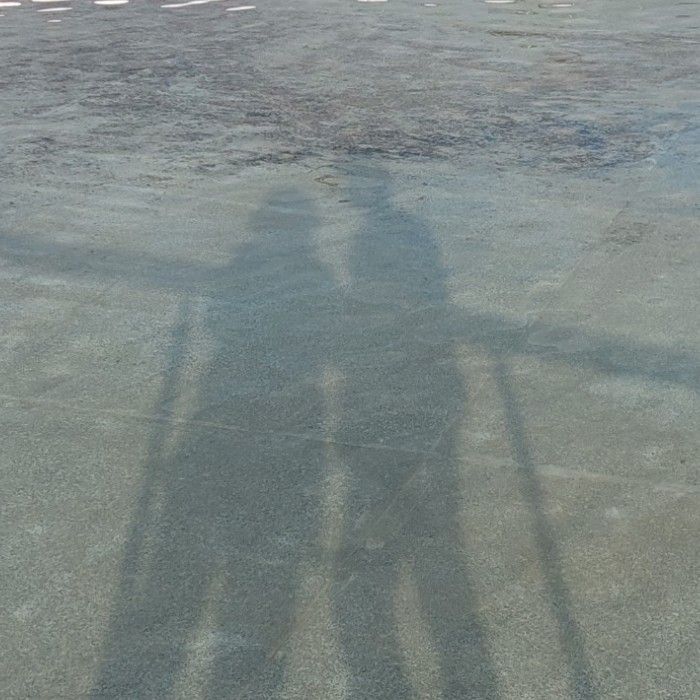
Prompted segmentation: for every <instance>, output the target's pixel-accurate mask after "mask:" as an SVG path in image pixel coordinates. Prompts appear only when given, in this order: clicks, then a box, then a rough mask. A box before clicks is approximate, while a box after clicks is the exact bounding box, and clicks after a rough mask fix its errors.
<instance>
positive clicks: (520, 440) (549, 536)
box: [494, 354, 597, 700]
mask: <svg viewBox="0 0 700 700" xmlns="http://www.w3.org/2000/svg"><path fill="white" fill-rule="evenodd" d="M494 357H495V364H494V372H495V378H496V382H497V385H498V391H499V394H500V398H501V401H502V403H503V410H504V414H505V421H506V431H507V435H508V440H509V442H510V449H511V452H512V454H513V458H514V459H515V462H516V464H517V466H518V478H519V480H520V491H521V493H522V494H523V496H524V498H525V500H526V502H527V504H528V505H529V508H530V513H531V516H532V522H533V530H534V533H533V534H534V538H535V543H536V546H537V550H538V554H539V562H540V567H541V570H542V574H543V576H544V580H545V584H546V586H547V589H548V592H549V595H548V600H549V603H550V607H551V609H552V613H553V615H554V618H555V619H556V621H557V627H558V633H559V644H560V647H561V649H562V651H563V652H564V656H565V658H566V661H567V664H568V666H569V672H570V683H571V693H572V697H574V698H576V700H594V698H596V696H597V694H596V690H595V685H594V681H593V673H592V671H591V667H590V664H589V662H588V657H587V654H586V648H585V644H584V641H583V635H582V633H581V630H580V628H579V625H578V623H577V621H576V618H575V616H574V614H573V612H572V602H571V593H570V592H569V589H568V586H567V585H566V581H565V580H564V575H563V568H562V561H561V555H560V553H559V547H558V545H557V540H556V537H555V536H554V533H553V532H552V529H551V527H550V525H549V523H548V522H547V517H546V516H545V514H544V510H543V501H544V498H543V493H542V486H541V485H540V482H539V479H538V478H537V474H536V473H535V468H534V463H533V459H532V452H531V450H530V446H529V444H528V439H527V434H526V431H525V423H524V420H523V416H522V410H521V407H520V402H519V401H518V397H517V395H516V393H515V390H514V388H513V384H512V380H511V378H510V374H509V371H508V366H507V364H506V361H505V359H504V358H503V357H502V356H501V355H499V354H496V355H495V356H494Z"/></svg>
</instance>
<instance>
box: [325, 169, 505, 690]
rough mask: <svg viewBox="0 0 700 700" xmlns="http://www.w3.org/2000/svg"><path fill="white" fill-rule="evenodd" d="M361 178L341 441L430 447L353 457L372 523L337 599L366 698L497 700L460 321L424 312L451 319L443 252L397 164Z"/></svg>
mask: <svg viewBox="0 0 700 700" xmlns="http://www.w3.org/2000/svg"><path fill="white" fill-rule="evenodd" d="M349 182H350V184H349V194H350V197H351V203H352V206H353V207H354V208H355V209H356V211H357V212H359V213H361V214H362V223H361V225H360V227H359V230H358V231H357V232H356V233H355V235H354V237H353V240H352V243H351V246H350V253H349V261H348V262H349V269H350V283H349V285H348V287H347V289H346V296H345V333H346V334H347V339H346V340H345V342H344V347H345V348H346V357H347V359H346V365H345V366H344V367H343V374H344V376H345V383H344V393H343V396H342V397H341V399H340V402H339V403H340V407H341V408H340V414H341V419H340V420H339V426H338V429H337V430H338V433H339V437H340V438H341V439H343V440H350V439H352V438H353V436H356V435H363V436H366V437H367V438H368V439H369V440H370V441H371V442H373V443H383V444H386V445H387V446H396V447H398V446H401V447H406V446H409V447H410V446H412V447H414V448H422V449H424V450H427V451H428V452H429V456H428V457H427V458H426V457H424V456H421V457H420V458H416V457H413V458H408V457H406V456H405V455H403V456H401V457H399V458H397V457H396V456H392V455H390V454H389V455H387V454H386V453H378V454H376V453H375V454H362V453H360V452H357V453H354V454H350V455H348V457H347V460H346V465H347V468H348V472H349V478H350V482H351V484H352V492H353V493H354V494H355V502H354V503H353V504H351V507H352V508H355V509H356V511H355V512H354V513H352V514H351V515H350V517H348V521H349V522H353V521H355V522H357V521H358V520H362V519H363V518H364V520H363V522H364V523H365V527H364V528H363V529H362V531H361V532H360V533H358V532H356V531H354V532H347V533H346V548H347V549H346V551H345V552H344V553H343V556H341V557H339V558H338V561H337V566H338V574H337V575H338V578H339V580H342V581H347V580H348V579H350V578H352V580H353V583H352V584H351V585H347V586H341V588H342V591H341V592H340V593H339V594H338V595H337V596H336V600H335V613H336V619H337V626H338V628H339V630H340V635H341V640H342V646H343V650H344V656H345V659H346V663H347V664H348V666H349V669H350V671H351V679H352V684H353V697H396V698H400V697H401V698H402V697H411V696H413V695H414V694H420V692H421V690H420V689H421V688H422V690H423V692H425V691H427V692H429V693H431V694H436V695H438V696H442V697H449V698H481V699H482V700H493V699H495V698H497V697H498V682H497V678H496V673H495V671H494V668H493V661H492V654H491V649H490V644H489V638H488V631H487V626H486V624H485V620H483V619H482V615H481V613H480V609H479V608H480V606H479V602H478V597H477V587H476V586H475V584H474V580H473V572H472V571H470V567H469V565H468V561H467V560H466V558H465V556H464V552H463V551H462V550H461V549H460V548H459V547H458V546H456V545H455V541H454V536H453V533H454V532H455V531H457V530H458V528H459V512H460V500H459V497H458V495H457V494H458V493H459V487H458V485H459V483H460V479H459V470H460V462H459V454H458V450H457V449H456V446H455V443H456V437H457V436H456V434H455V433H456V431H455V429H454V428H455V425H456V424H457V422H458V419H459V418H460V417H461V416H462V415H463V414H464V412H465V409H466V404H467V401H468V395H467V389H466V387H465V382H464V377H463V374H462V372H461V369H460V367H459V365H458V362H457V359H456V357H455V355H454V353H453V349H454V345H452V344H451V343H450V342H449V340H448V339H446V338H445V337H444V333H445V329H446V326H444V325H440V324H439V323H438V325H435V324H434V323H433V319H432V318H428V319H424V320H423V321H422V324H421V325H418V326H416V325H414V324H413V323H412V319H411V314H412V313H413V311H414V310H416V309H418V308H425V307H426V306H435V307H436V308H437V309H439V310H440V311H439V313H443V312H444V313H446V315H447V316H449V315H450V307H451V304H450V301H449V299H448V294H447V289H446V286H445V278H446V273H445V271H444V269H443V267H442V265H441V263H440V251H439V248H438V245H437V242H436V241H435V238H434V236H433V234H432V231H431V230H430V228H429V227H428V226H427V225H426V224H425V222H423V221H422V220H420V219H418V218H417V217H414V216H412V215H410V214H408V213H407V212H405V211H403V210H401V209H400V208H399V207H397V206H396V205H395V203H394V201H393V197H394V193H393V190H392V186H391V179H390V177H389V175H388V174H387V173H386V172H385V171H384V170H383V168H381V167H380V166H379V165H377V164H375V163H374V162H373V161H372V160H363V159H361V160H358V161H356V162H354V163H353V167H352V168H351V169H350V171H349ZM446 341H447V342H446ZM438 444H439V445H440V447H441V448H442V449H441V450H440V452H441V454H440V455H439V456H438V454H437V452H436V446H437V445H438ZM358 539H359V541H358ZM367 542H369V543H370V545H369V546H367V545H366V543H367ZM373 542H377V543H378V544H377V545H374V544H372V543H373ZM379 543H381V544H379ZM419 638H420V639H421V640H422V641H421V642H420V643H418V642H416V641H415V640H417V639H419ZM419 647H420V648H419Z"/></svg>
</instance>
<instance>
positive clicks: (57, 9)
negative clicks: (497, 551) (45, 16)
mask: <svg viewBox="0 0 700 700" xmlns="http://www.w3.org/2000/svg"><path fill="white" fill-rule="evenodd" d="M72 9H73V8H72V7H45V8H44V9H43V10H37V12H67V11H68V10H72Z"/></svg>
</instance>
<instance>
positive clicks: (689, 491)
mask: <svg viewBox="0 0 700 700" xmlns="http://www.w3.org/2000/svg"><path fill="white" fill-rule="evenodd" d="M484 383H485V380H484V381H482V382H481V386H483V384H484ZM481 386H480V387H478V389H477V393H478V391H479V390H480V389H481ZM0 400H2V401H11V402H16V403H20V404H25V406H22V408H34V407H39V408H43V407H47V408H48V407H51V406H53V407H57V408H62V409H65V410H67V411H72V412H75V413H86V414H93V415H97V414H99V415H103V416H109V417H114V418H121V419H125V420H146V421H150V422H153V423H170V424H172V425H181V426H186V427H187V426H194V427H205V428H213V429H216V430H222V431H226V432H233V433H243V434H248V435H252V436H260V437H262V436H265V435H269V436H274V437H285V438H290V439H296V440H302V441H305V442H315V443H318V444H319V445H329V446H333V445H335V446H338V447H346V448H350V449H362V450H377V451H385V452H395V453H398V454H406V455H412V456H419V457H420V456H422V457H424V458H425V459H424V460H423V462H421V465H420V466H419V467H417V468H416V469H415V470H414V471H413V472H411V474H409V475H408V476H407V477H406V479H405V480H404V481H403V482H402V483H401V484H400V485H399V486H397V488H396V493H397V496H399V495H400V492H401V491H403V489H404V488H405V487H406V486H408V484H409V483H410V481H411V480H412V479H413V477H414V476H415V475H416V474H417V473H419V472H420V470H421V469H424V468H425V466H426V464H427V461H428V460H429V459H430V458H438V459H440V458H443V455H441V454H440V453H439V452H437V447H439V443H440V442H441V441H442V438H443V437H444V435H445V434H446V433H447V432H448V430H449V428H450V427H452V426H453V425H454V423H455V422H456V421H457V420H458V418H455V419H453V420H452V421H451V422H448V426H447V427H446V428H445V429H444V430H443V432H442V433H441V434H440V436H439V437H438V438H436V440H435V441H434V442H433V444H434V445H435V447H434V448H431V449H430V450H428V451H425V450H409V449H405V448H401V447H392V446H389V445H380V444H359V443H350V442H342V441H339V440H328V439H324V438H320V437H315V436H313V435H304V434H301V433H288V432H280V431H274V430H269V431H258V430H251V429H249V428H242V427H240V426H235V425H227V424H225V423H214V422H212V421H193V420H183V419H178V418H173V417H172V416H167V415H160V416H158V415H155V416H154V415H148V414H145V413H137V412H132V411H115V410H112V409H99V408H97V409H96V408H93V407H81V406H74V405H72V404H68V403H65V402H63V401H56V400H53V399H36V398H27V397H20V396H16V395H14V394H4V393H0ZM26 404H31V406H26ZM472 456H473V455H465V460H466V459H467V458H469V459H471V457H472ZM484 458H485V461H487V462H489V464H490V466H492V467H493V468H496V469H504V468H505V469H511V468H512V469H516V468H518V467H517V464H515V462H513V461H512V460H504V459H497V460H489V459H488V457H487V456H486V455H484ZM533 468H534V470H535V471H536V472H537V473H538V474H539V475H540V476H544V477H548V478H552V479H568V480H573V479H583V480H588V481H601V482H605V483H614V484H619V485H621V486H624V485H629V486H645V487H648V488H650V489H654V490H656V491H673V492H679V493H682V494H683V495H695V494H700V485H696V484H687V483H678V482H672V481H658V482H657V481H651V480H648V479H635V478H634V477H631V476H616V475H614V474H605V473H604V472H594V471H590V470H588V469H571V468H569V467H565V466H562V465H557V464H535V465H533ZM395 502H396V501H392V502H391V503H390V504H388V505H387V509H385V510H384V511H382V513H380V514H378V515H377V519H378V518H380V517H382V515H383V514H386V512H388V508H390V507H391V506H392V505H395ZM377 519H375V520H373V521H372V522H373V523H376V522H377Z"/></svg>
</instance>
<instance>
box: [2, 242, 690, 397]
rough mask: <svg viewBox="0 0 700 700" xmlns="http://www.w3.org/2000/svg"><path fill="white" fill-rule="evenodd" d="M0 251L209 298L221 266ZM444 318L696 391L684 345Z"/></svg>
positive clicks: (455, 329)
mask: <svg viewBox="0 0 700 700" xmlns="http://www.w3.org/2000/svg"><path fill="white" fill-rule="evenodd" d="M0 254H1V255H2V258H3V260H4V262H5V263H6V264H8V265H9V268H10V269H12V268H14V269H16V270H17V271H18V272H19V274H20V275H21V274H23V273H25V272H26V271H31V272H32V273H40V274H50V275H61V276H63V277H64V278H67V279H76V280H85V279H93V280H100V281H104V280H109V281H110V282H113V281H115V280H118V281H119V282H121V283H124V284H128V285H130V286H132V287H133V288H135V289H144V290H148V289H166V290H168V289H169V290H173V291H177V292H179V293H193V294H202V295H205V296H207V295H209V296H211V297H212V298H214V299H218V298H219V297H220V291H219V289H218V285H219V283H220V282H221V280H222V279H224V278H225V277H226V275H227V274H228V272H227V266H226V265H222V266H220V267H217V266H210V265H202V264H197V263H187V264H179V263H176V262H172V261H165V260H161V259H159V258H157V257H154V256H152V255H149V254H145V253H139V254H138V255H136V254H135V255H128V254H124V253H122V252H119V251H105V250H103V251H99V252H96V253H94V254H88V253H86V251H85V249H84V246H79V245H71V244H64V243H58V242H56V241H51V240H48V239H46V238H44V237H41V236H38V235H34V236H32V237H31V239H28V238H27V237H26V236H19V235H16V234H12V233H9V232H5V231H4V232H2V233H0ZM251 293H255V292H254V291H251ZM450 323H451V324H452V338H453V340H454V341H455V342H460V341H463V342H466V343H473V344H478V345H481V346H482V347H484V348H486V349H497V350H498V349H507V351H508V354H509V355H510V356H514V355H533V356H537V357H538V359H540V360H541V361H543V362H547V363H551V364H559V365H565V364H576V365H577V366H580V367H582V368H586V369H590V370H592V371H594V372H598V373H600V374H611V375H616V376H631V377H639V378H642V379H645V380H648V381H653V382H664V383H668V384H674V385H677V386H683V387H686V388H688V389H689V390H690V391H693V392H695V393H700V359H699V358H698V356H697V355H696V354H695V353H692V352H688V351H685V350H680V349H674V348H667V347H662V346H659V345H650V344H645V343H636V342H632V341H630V340H629V339H628V338H624V339H621V338H616V337H615V336H611V335H607V334H602V333H593V332H590V331H587V330H584V329H583V328H581V327H578V326H571V325H561V324H551V323H546V322H541V321H537V322H534V323H531V324H529V325H527V326H526V327H521V328H513V326H512V322H511V320H510V319H508V318H506V317H505V316H501V315H498V314H484V313H480V312H478V311H465V310H464V309H456V308H453V309H452V310H451V311H450ZM535 334H536V335H545V336H552V337H554V338H557V337H559V338H561V337H564V338H567V339H569V340H573V341H574V343H573V344H574V345H578V346H579V347H580V350H578V351H576V352H553V351H551V350H548V349H547V348H546V347H543V346H542V345H541V344H533V343H531V342H530V338H532V336H533V335H535ZM555 345H556V343H555Z"/></svg>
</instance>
